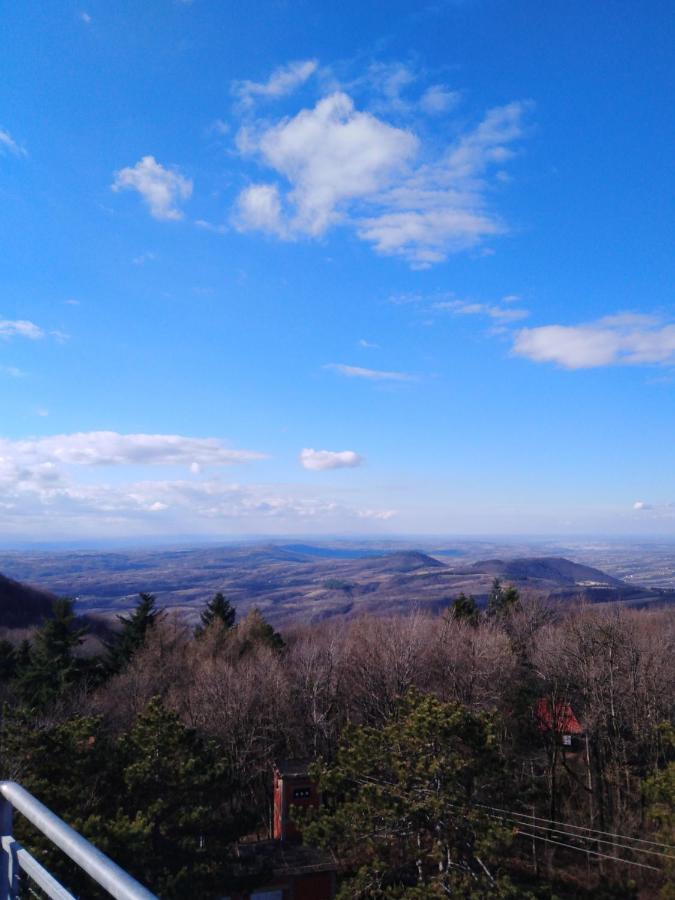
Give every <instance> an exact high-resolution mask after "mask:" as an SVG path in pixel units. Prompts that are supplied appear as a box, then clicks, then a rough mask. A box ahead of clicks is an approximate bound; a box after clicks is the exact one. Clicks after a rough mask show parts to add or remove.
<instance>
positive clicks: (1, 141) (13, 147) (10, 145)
mask: <svg viewBox="0 0 675 900" xmlns="http://www.w3.org/2000/svg"><path fill="white" fill-rule="evenodd" d="M2 151H4V152H5V153H11V154H12V155H13V156H28V154H27V152H26V150H25V148H24V147H22V146H21V144H18V143H17V142H16V141H15V140H14V138H13V137H12V135H11V134H10V133H9V131H6V130H5V129H4V128H0V152H2Z"/></svg>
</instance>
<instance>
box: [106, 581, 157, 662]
mask: <svg viewBox="0 0 675 900" xmlns="http://www.w3.org/2000/svg"><path fill="white" fill-rule="evenodd" d="M139 597H140V600H139V601H138V603H137V605H136V608H135V609H134V611H133V612H132V613H131V615H129V616H118V617H117V619H118V621H119V622H120V624H121V626H122V628H121V629H120V631H119V632H118V633H117V635H116V636H115V639H114V640H113V641H112V642H111V643H110V644H108V659H107V668H108V670H109V671H110V672H112V673H115V672H121V671H122V669H124V668H125V667H126V666H127V665H128V664H129V663H130V662H131V659H132V658H133V656H134V654H135V653H136V651H137V650H139V649H140V648H141V647H142V646H143V644H144V643H145V638H146V635H147V634H148V631H149V630H150V629H151V628H152V627H153V626H154V624H155V622H156V621H157V617H158V616H159V610H157V609H155V597H154V595H153V594H139Z"/></svg>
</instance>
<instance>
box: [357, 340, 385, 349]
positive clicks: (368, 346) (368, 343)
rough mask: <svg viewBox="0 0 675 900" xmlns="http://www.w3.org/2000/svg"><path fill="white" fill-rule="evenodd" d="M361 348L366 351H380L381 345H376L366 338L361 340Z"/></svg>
mask: <svg viewBox="0 0 675 900" xmlns="http://www.w3.org/2000/svg"><path fill="white" fill-rule="evenodd" d="M359 347H363V349H364V350H379V349H380V345H379V344H375V343H374V342H373V341H367V340H366V339H365V338H361V339H360V340H359Z"/></svg>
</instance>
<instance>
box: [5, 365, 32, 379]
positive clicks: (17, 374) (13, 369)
mask: <svg viewBox="0 0 675 900" xmlns="http://www.w3.org/2000/svg"><path fill="white" fill-rule="evenodd" d="M2 371H3V372H4V373H5V375H8V376H9V377H10V378H25V377H26V373H25V372H24V371H23V369H19V368H18V367H17V366H2Z"/></svg>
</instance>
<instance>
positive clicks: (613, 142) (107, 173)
mask: <svg viewBox="0 0 675 900" xmlns="http://www.w3.org/2000/svg"><path fill="white" fill-rule="evenodd" d="M674 24H675V9H674V8H673V6H672V4H671V3H669V2H649V0H648V2H645V3H642V4H635V3H632V2H628V0H626V2H615V0H609V2H606V3H602V4H588V3H582V2H576V0H572V2H570V3H567V4H541V3H536V2H530V0H512V2H508V3H507V2H505V0H433V2H429V3H428V4H424V3H411V2H405V3H404V2H387V3H386V4H385V3H380V2H366V3H363V2H361V3H358V4H357V3H352V2H341V3H339V4H338V3H332V2H330V3H320V4H318V3H309V2H299V0H298V2H293V3H288V2H269V0H266V2H249V3H248V4H246V6H245V7H244V6H242V5H241V4H231V3H230V4H228V3H223V2H218V0H192V2H177V0H146V2H144V3H142V4H139V3H131V2H125V0H119V2H117V3H115V4H110V3H104V2H102V0H87V2H85V3H83V4H79V3H70V2H54V3H49V4H44V3H39V2H36V0H25V2H23V3H21V4H14V5H13V6H11V7H10V8H7V9H6V10H5V11H4V13H3V28H2V30H1V32H0V54H1V57H0V58H2V60H3V65H2V69H3V76H2V79H1V80H0V248H1V252H0V292H1V293H0V536H1V537H2V538H3V539H12V538H21V539H31V538H35V539H45V538H58V537H63V538H69V539H73V538H74V539H77V538H80V537H92V536H101V537H105V536H126V537H132V538H133V537H135V536H143V535H160V536H161V535H166V536H171V535H188V534H189V535H199V534H204V535H209V536H214V535H223V536H236V535H251V534H275V533H276V534H286V533H288V534H290V533H303V534H358V535H363V534H385V533H386V534H395V533H403V534H412V533H427V534H428V533H436V534H438V533H447V534H465V535H466V534H486V533H489V534H495V533H504V534H509V533H511V534H537V533H539V534H588V533H608V534H609V533H617V534H644V535H648V534H673V533H674V532H675V474H674V472H675V467H674V466H673V449H672V448H673V446H675V415H674V412H673V391H674V390H675V309H674V307H673V293H672V291H673V280H674V279H673V276H674V274H675V271H674V269H675V265H674V260H675V255H674V254H673V246H672V244H673V242H672V235H673V233H674V229H673V221H672V219H673V188H674V187H675V176H674V175H673V166H672V161H673V146H675V117H674V115H673V105H672V98H673V96H674V90H675V57H674V55H673V53H672V47H673V46H675V27H674Z"/></svg>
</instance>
